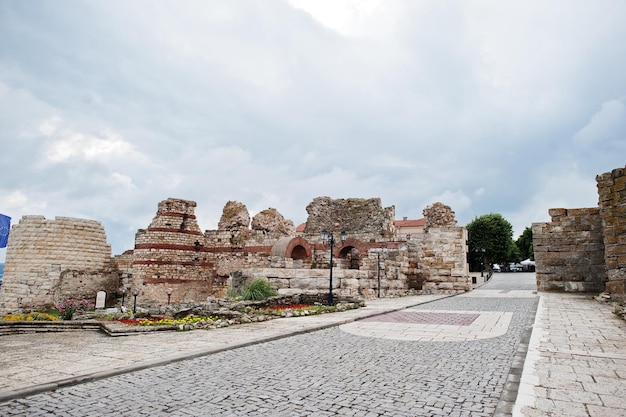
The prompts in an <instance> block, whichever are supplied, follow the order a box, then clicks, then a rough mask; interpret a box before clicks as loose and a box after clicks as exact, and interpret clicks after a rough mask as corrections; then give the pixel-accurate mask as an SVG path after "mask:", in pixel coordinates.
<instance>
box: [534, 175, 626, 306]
mask: <svg viewBox="0 0 626 417" xmlns="http://www.w3.org/2000/svg"><path fill="white" fill-rule="evenodd" d="M596 182H597V186H598V196H599V199H598V201H599V204H598V207H593V208H580V209H564V208H556V209H550V211H549V213H550V216H551V220H552V221H551V222H547V223H534V224H533V226H532V230H533V245H534V251H535V261H536V266H537V268H536V270H537V289H538V290H539V291H581V292H602V291H607V292H609V293H611V294H612V295H614V296H615V298H625V297H626V168H617V169H614V170H612V171H611V172H607V173H604V174H601V175H598V176H596Z"/></svg>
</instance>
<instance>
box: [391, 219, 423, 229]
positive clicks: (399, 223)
mask: <svg viewBox="0 0 626 417" xmlns="http://www.w3.org/2000/svg"><path fill="white" fill-rule="evenodd" d="M424 223H425V221H424V219H423V218H422V219H417V220H396V221H395V222H393V224H395V225H396V227H424Z"/></svg>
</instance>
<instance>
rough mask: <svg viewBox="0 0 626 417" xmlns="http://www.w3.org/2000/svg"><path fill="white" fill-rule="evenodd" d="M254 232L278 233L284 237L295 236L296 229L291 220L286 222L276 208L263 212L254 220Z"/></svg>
mask: <svg viewBox="0 0 626 417" xmlns="http://www.w3.org/2000/svg"><path fill="white" fill-rule="evenodd" d="M252 230H262V231H264V232H267V233H278V234H281V235H284V236H289V235H293V234H294V233H295V227H294V225H293V222H292V221H291V220H286V219H285V218H284V217H283V215H282V214H280V213H279V212H278V210H276V209H275V208H271V207H270V208H268V209H266V210H263V211H262V212H260V213H259V214H257V215H256V216H254V218H253V219H252Z"/></svg>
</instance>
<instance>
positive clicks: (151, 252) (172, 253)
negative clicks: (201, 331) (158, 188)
mask: <svg viewBox="0 0 626 417" xmlns="http://www.w3.org/2000/svg"><path fill="white" fill-rule="evenodd" d="M195 207H196V202H195V201H189V200H181V199H174V198H170V199H167V200H163V201H161V202H160V203H159V205H158V209H157V213H156V215H155V217H154V218H153V219H152V222H151V223H150V226H148V228H147V229H141V230H139V231H138V232H137V234H136V235H135V248H134V250H133V262H132V270H133V272H132V283H131V288H130V289H129V292H130V293H132V291H133V289H136V290H137V291H139V294H138V296H137V298H138V300H140V301H141V302H143V303H145V302H158V301H161V302H162V303H166V302H167V291H168V288H171V289H172V294H171V302H174V303H180V302H185V301H202V300H204V299H206V298H207V297H208V296H216V295H222V294H223V293H225V288H224V284H225V283H224V281H223V280H220V279H219V278H218V277H217V276H216V275H215V273H214V270H215V263H214V257H213V255H212V254H211V253H210V252H208V250H207V247H206V244H205V241H204V236H203V234H202V232H201V231H200V227H199V226H198V223H197V220H196V216H195Z"/></svg>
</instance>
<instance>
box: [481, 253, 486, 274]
mask: <svg viewBox="0 0 626 417" xmlns="http://www.w3.org/2000/svg"><path fill="white" fill-rule="evenodd" d="M480 252H481V253H482V254H483V257H482V259H481V261H480V276H481V277H484V276H485V248H481V249H480Z"/></svg>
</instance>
